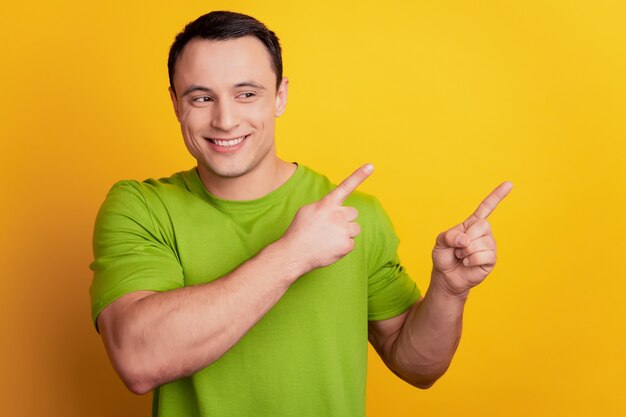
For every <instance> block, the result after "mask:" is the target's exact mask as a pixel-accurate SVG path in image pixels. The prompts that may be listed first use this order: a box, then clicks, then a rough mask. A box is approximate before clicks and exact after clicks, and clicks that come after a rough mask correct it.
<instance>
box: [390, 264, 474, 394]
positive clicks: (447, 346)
mask: <svg viewBox="0 0 626 417" xmlns="http://www.w3.org/2000/svg"><path fill="white" fill-rule="evenodd" d="M436 274H437V272H435V271H433V276H432V277H431V284H430V287H429V288H428V291H427V293H426V295H425V296H424V299H423V300H422V301H421V303H420V304H419V305H418V306H417V308H415V309H413V310H412V311H410V313H409V315H408V316H407V318H406V321H405V323H404V325H403V326H402V328H401V330H400V332H399V334H398V337H397V338H396V339H395V341H394V342H393V345H392V348H391V355H390V362H391V363H389V366H390V368H391V369H392V370H393V371H394V372H395V373H396V374H397V375H398V376H400V377H401V378H402V379H404V380H405V381H407V382H409V383H411V384H412V385H415V386H417V387H420V388H428V387H430V386H431V385H432V384H433V383H434V382H435V381H436V380H437V379H438V378H439V377H440V376H441V375H443V374H444V372H445V371H446V370H447V369H448V366H449V365H450V362H451V361H452V357H453V356H454V353H455V351H456V349H457V347H458V344H459V341H460V339H461V331H462V320H463V309H464V306H465V301H466V299H467V293H464V294H453V293H451V292H450V291H449V290H448V289H446V287H445V286H444V285H443V284H442V282H443V281H442V280H441V279H440V277H438V276H437V275H436Z"/></svg>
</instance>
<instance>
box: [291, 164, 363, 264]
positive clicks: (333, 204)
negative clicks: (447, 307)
mask: <svg viewBox="0 0 626 417" xmlns="http://www.w3.org/2000/svg"><path fill="white" fill-rule="evenodd" d="M373 170H374V167H373V166H372V165H371V164H366V165H363V166H362V167H360V168H359V169H357V170H356V171H354V172H353V173H352V175H350V176H349V177H348V178H346V179H345V180H343V181H342V182H341V184H339V185H338V186H337V187H336V188H335V189H334V190H332V191H331V192H330V193H328V194H327V195H326V196H325V197H323V198H322V199H321V200H319V201H317V202H315V203H312V204H309V205H306V206H303V207H301V208H300V209H299V210H298V212H297V213H296V215H295V217H294V219H293V221H292V222H291V224H290V225H289V228H287V231H286V232H285V234H284V236H283V238H284V239H285V240H286V241H287V242H288V243H289V245H290V247H291V249H293V250H294V251H295V253H296V256H297V257H298V262H303V263H304V265H303V268H304V273H306V272H309V271H311V270H313V269H316V268H321V267H324V266H328V265H331V264H333V263H335V262H336V261H338V260H339V259H341V258H343V257H344V256H346V255H347V254H348V253H350V252H351V251H352V249H354V238H355V237H356V236H357V235H358V234H359V233H360V231H361V228H360V226H359V225H358V224H357V223H356V222H355V220H356V218H357V216H358V212H357V210H356V209H355V208H354V207H344V206H342V204H343V202H344V201H345V200H346V198H348V196H349V195H350V194H351V193H352V192H353V191H354V190H355V189H356V188H357V187H358V186H359V185H360V184H361V183H362V182H363V181H365V179H366V178H367V177H369V176H370V174H371V173H372V171H373Z"/></svg>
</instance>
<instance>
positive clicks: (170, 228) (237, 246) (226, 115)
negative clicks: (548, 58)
mask: <svg viewBox="0 0 626 417" xmlns="http://www.w3.org/2000/svg"><path fill="white" fill-rule="evenodd" d="M280 53H281V52H280V45H279V43H278V39H277V38H276V36H275V35H274V33H273V32H271V31H269V30H268V29H267V28H266V27H265V26H264V25H263V24H261V23H260V22H258V21H257V20H255V19H253V18H251V17H249V16H245V15H240V14H236V13H230V12H213V13H209V14H207V15H205V16H201V17H200V18H198V19H197V20H196V21H194V22H191V23H190V24H188V25H187V26H186V27H185V29H184V30H183V32H181V33H180V34H179V35H178V36H177V38H176V40H175V42H174V44H173V45H172V48H171V50H170V57H169V61H168V67H169V74H170V96H171V99H172V103H173V106H174V111H175V113H176V117H177V119H178V121H179V122H180V125H181V130H182V134H183V137H184V140H185V144H186V146H187V149H188V150H189V152H190V153H191V154H192V155H193V156H194V158H195V159H196V160H197V167H196V168H195V169H192V170H190V171H185V172H180V173H177V174H174V175H173V176H171V177H169V178H164V179H160V180H147V181H144V182H136V181H122V182H119V183H117V184H116V185H115V186H114V187H113V188H112V189H111V191H110V192H109V194H108V196H107V198H106V200H105V202H104V203H103V205H102V208H101V210H100V212H99V214H98V219H97V221H96V228H95V233H94V254H95V260H94V262H93V264H92V266H91V267H92V269H93V270H94V281H93V284H92V287H91V296H92V306H93V308H92V316H93V319H94V321H95V323H96V326H97V328H98V329H99V331H100V333H101V335H102V338H103V340H104V344H105V346H106V349H107V352H108V354H109V357H110V359H111V362H112V364H113V366H114V368H115V369H116V371H117V372H118V373H119V375H120V376H121V378H122V380H123V381H124V383H125V384H126V385H127V386H128V388H129V389H130V390H131V391H133V392H135V393H146V392H148V391H153V392H154V397H153V398H154V401H153V413H154V415H159V416H192V415H201V416H247V415H255V416H364V415H365V371H366V363H367V362H366V360H367V359H366V355H367V340H368V338H369V340H370V342H371V343H372V345H373V346H374V347H375V349H376V351H377V352H378V353H379V354H380V356H381V357H382V359H383V360H384V361H385V363H386V364H387V365H388V366H389V368H390V369H391V370H392V371H393V372H394V373H396V374H397V375H398V376H399V377H401V378H402V379H404V380H406V381H407V382H409V383H411V384H413V385H415V386H417V387H420V388H428V387H429V386H431V385H432V384H433V383H434V381H435V380H436V379H438V378H439V377H440V376H441V375H442V374H443V373H444V372H445V370H446V369H447V367H448V365H449V364H450V361H451V359H452V356H453V354H454V351H455V349H456V347H457V344H458V342H459V338H460V334H461V317H462V313H463V307H464V303H465V300H466V298H467V295H468V292H469V289H470V288H471V287H473V286H475V285H477V284H478V283H479V282H481V281H482V280H483V279H484V278H485V277H486V276H487V275H488V274H489V272H490V271H491V270H492V269H493V267H494V264H495V260H496V259H495V242H494V240H493V237H492V234H491V231H490V227H489V223H488V222H487V220H485V218H486V217H487V215H488V214H489V213H490V212H491V211H492V210H493V209H494V208H495V206H496V205H497V203H498V202H499V201H500V200H501V199H502V198H503V197H504V196H505V195H506V194H507V193H508V191H510V188H511V185H510V183H504V184H503V185H501V186H500V187H498V188H497V189H496V190H495V191H494V192H493V193H492V194H490V195H489V196H488V197H487V198H486V199H485V200H484V201H483V203H481V205H480V206H479V208H478V209H477V210H476V212H475V213H474V214H473V215H472V216H470V217H469V218H468V219H467V220H466V221H465V222H463V223H462V224H459V225H458V226H456V227H454V228H452V229H450V230H448V231H446V232H444V233H441V234H440V235H439V236H438V237H437V241H436V245H435V248H434V250H433V273H432V277H431V284H430V287H429V289H428V292H427V293H426V295H425V296H424V297H423V298H422V297H421V296H420V292H419V290H418V289H417V288H416V286H415V284H414V283H413V282H412V281H411V279H410V278H409V277H408V275H407V274H406V272H405V271H404V269H403V268H402V266H401V265H400V262H399V260H398V257H397V254H396V252H397V245H398V240H397V238H396V236H395V234H394V232H393V229H392V227H391V224H390V222H389V220H388V218H387V217H386V215H385V213H384V211H383V210H382V208H381V206H380V204H379V203H378V202H377V201H376V200H375V199H374V198H373V197H371V196H368V195H365V194H362V193H359V192H354V190H355V189H356V187H357V186H358V185H359V184H360V183H361V182H362V181H364V180H365V179H366V178H367V177H368V176H369V175H370V174H371V172H372V169H373V168H372V166H371V165H365V166H363V167H361V168H359V169H358V170H357V171H355V172H354V173H353V174H352V175H351V176H350V177H348V178H347V179H346V180H345V181H343V182H342V183H341V184H340V185H339V186H338V187H334V186H333V185H332V184H331V183H330V182H329V181H328V180H327V179H326V178H325V177H323V176H322V175H320V174H317V173H315V172H313V171H312V170H310V169H308V168H306V167H303V166H301V165H297V164H292V163H287V162H285V161H283V160H281V159H279V158H278V157H277V155H276V151H275V142H274V121H275V118H276V117H278V116H280V115H281V114H282V113H283V112H284V110H285V106H286V103H287V90H288V80H287V79H286V78H283V76H282V62H281V57H280ZM357 216H358V222H357Z"/></svg>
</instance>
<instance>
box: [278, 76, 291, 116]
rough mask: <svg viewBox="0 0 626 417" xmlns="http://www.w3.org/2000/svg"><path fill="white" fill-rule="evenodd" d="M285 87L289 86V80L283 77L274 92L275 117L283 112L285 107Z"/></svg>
mask: <svg viewBox="0 0 626 417" xmlns="http://www.w3.org/2000/svg"><path fill="white" fill-rule="evenodd" d="M287 87H289V80H288V79H287V77H285V78H283V79H282V80H281V82H280V85H279V86H278V91H277V92H276V117H278V116H280V115H281V114H283V113H284V112H285V107H287Z"/></svg>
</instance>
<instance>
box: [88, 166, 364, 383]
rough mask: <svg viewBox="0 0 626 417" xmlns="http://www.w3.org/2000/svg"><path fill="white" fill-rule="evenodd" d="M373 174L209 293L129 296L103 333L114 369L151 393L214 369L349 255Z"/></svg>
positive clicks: (111, 313) (301, 218)
mask: <svg viewBox="0 0 626 417" xmlns="http://www.w3.org/2000/svg"><path fill="white" fill-rule="evenodd" d="M370 172H371V171H368V170H366V169H364V168H361V169H359V170H357V171H356V172H355V173H354V174H353V175H352V176H351V177H349V178H348V179H347V180H346V181H344V183H342V184H341V185H340V186H339V187H337V188H336V189H335V190H333V191H332V192H331V193H330V194H328V195H327V196H326V197H324V198H323V199H322V200H320V201H318V202H316V203H314V204H311V205H308V206H305V207H302V208H301V209H300V210H299V211H298V213H297V214H296V216H295V217H294V220H293V222H292V223H291V225H290V226H289V228H288V229H287V231H286V232H285V234H284V235H283V237H282V238H281V239H279V240H278V241H276V242H274V243H272V244H270V245H268V246H266V247H265V248H264V249H262V250H261V251H260V252H259V253H258V254H257V255H256V256H254V257H253V258H251V259H249V260H248V261H246V262H244V263H243V264H242V265H240V266H239V267H238V268H237V269H236V270H235V271H233V272H232V273H230V274H228V275H226V276H224V277H221V278H219V279H217V280H215V281H212V282H210V283H207V284H203V285H196V286H191V287H184V288H179V289H175V290H171V291H165V292H160V293H159V292H151V291H138V292H133V293H130V294H127V295H125V296H123V297H121V298H119V299H118V300H116V301H115V302H113V303H112V304H111V305H109V306H108V307H107V308H106V309H104V310H103V311H102V313H101V314H100V316H99V317H98V325H99V328H100V329H101V334H102V337H103V340H104V344H105V347H106V349H107V352H108V354H109V357H110V359H111V362H112V363H113V366H114V368H115V369H116V371H117V372H118V374H119V375H120V377H121V378H122V380H123V381H124V383H125V384H126V385H127V387H128V388H129V389H130V390H131V391H132V392H134V393H138V394H141V393H146V392H148V391H150V390H152V389H153V388H155V387H157V386H159V385H162V384H164V383H167V382H171V381H173V380H176V379H179V378H182V377H185V376H189V375H191V374H193V373H194V372H196V371H198V370H200V369H202V368H204V367H206V366H208V365H209V364H211V363H212V362H214V361H215V360H217V359H218V358H219V357H220V356H221V355H223V354H224V353H225V352H226V351H227V350H228V349H230V348H231V347H232V346H233V345H234V344H235V343H237V341H238V340H239V339H241V337H242V336H243V335H245V333H246V332H247V331H248V330H249V329H250V328H251V327H252V326H253V325H254V324H255V323H256V322H258V320H260V319H261V317H263V315H264V314H265V313H266V312H267V311H269V310H270V309H271V307H272V306H273V305H274V304H276V302H278V300H279V299H280V297H281V296H282V295H283V294H284V293H285V292H286V291H287V289H288V288H289V286H290V285H291V284H292V283H293V282H294V281H295V280H296V279H297V278H298V277H300V276H301V275H303V274H304V273H306V272H308V271H311V270H313V269H315V268H320V267H323V266H327V265H330V264H332V263H334V262H336V261H337V260H338V259H340V258H342V257H343V256H345V255H346V254H347V253H349V252H350V251H351V250H352V249H353V247H354V240H353V238H354V237H356V236H357V235H358V233H359V226H358V224H356V223H354V220H355V219H356V216H357V213H356V210H355V209H353V208H351V207H342V206H341V204H342V202H343V200H344V199H345V198H346V197H347V196H348V194H349V193H350V192H352V190H354V188H356V186H358V185H359V184H360V182H362V181H363V180H364V179H365V178H367V176H368V175H369V173H370Z"/></svg>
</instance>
